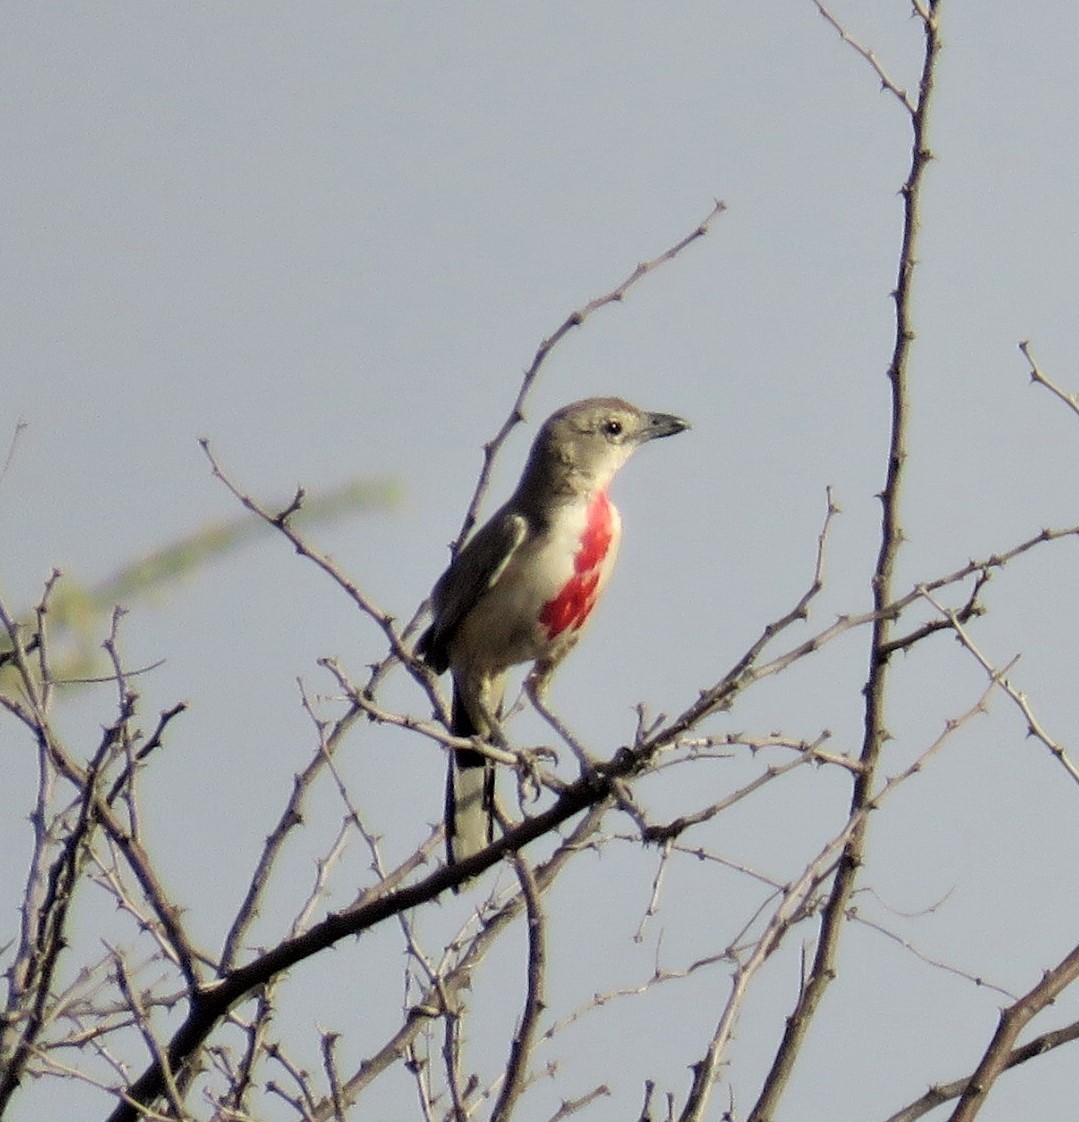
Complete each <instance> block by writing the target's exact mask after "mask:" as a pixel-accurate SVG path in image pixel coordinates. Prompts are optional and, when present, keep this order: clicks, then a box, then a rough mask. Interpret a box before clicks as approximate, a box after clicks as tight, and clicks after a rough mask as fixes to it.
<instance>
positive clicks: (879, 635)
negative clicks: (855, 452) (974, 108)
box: [748, 0, 941, 1122]
mask: <svg viewBox="0 0 1079 1122" xmlns="http://www.w3.org/2000/svg"><path fill="white" fill-rule="evenodd" d="M814 3H816V4H817V8H818V10H819V11H821V13H822V14H824V15H826V18H828V20H829V22H830V23H831V24H832V25H833V26H834V27H837V28H839V25H838V23H837V22H836V21H835V20H834V19H833V18H832V17H831V16H828V15H827V14H826V12H825V11H824V9H823V8H822V7H821V5H820V4H819V3H817V0H814ZM938 8H939V0H928V4H927V6H926V7H924V8H922V7H918V8H916V11H917V12H918V14H919V16H920V17H921V22H922V28H923V36H924V49H923V54H922V70H921V76H920V79H919V83H918V93H917V98H916V100H914V101H911V99H910V98H909V97H908V96H906V95H905V94H903V93H901V91H899V90H898V89H897V88H896V87H895V86H894V84H893V83H891V81H890V79H888V78H887V75H886V74H885V73H884V71H883V70H882V69H881V68H880V67H879V65H877V64H876V62H875V61H874V58H873V56H872V55H871V54H869V53H867V52H866V51H865V49H864V48H862V47H860V46H859V45H858V44H857V43H854V42H853V40H850V39H849V38H848V37H847V36H846V35H845V33H844V37H845V38H847V39H848V41H849V42H851V43H852V45H853V46H854V48H855V50H857V51H858V52H859V53H860V54H861V55H862V57H864V58H867V59H868V60H869V61H870V63H871V65H873V66H874V69H875V70H876V72H877V75H878V77H879V78H880V79H881V81H882V82H883V83H884V84H885V86H886V88H888V89H891V90H892V91H893V92H894V93H895V94H896V96H897V97H899V99H900V101H901V102H902V103H903V105H904V107H905V109H906V110H907V114H908V116H909V119H910V126H911V157H910V167H909V171H908V174H907V178H906V181H905V182H904V184H903V187H902V191H901V194H902V200H903V220H902V230H903V233H902V244H901V248H900V255H899V269H898V277H897V280H896V286H895V290H894V292H893V297H894V301H895V337H894V346H893V350H892V359H891V362H890V364H889V367H888V381H889V385H890V387H891V432H890V436H889V448H888V460H887V468H886V473H885V484H884V489H883V491H882V492H881V508H882V510H881V532H880V549H879V552H878V554H877V563H876V567H875V570H874V574H873V579H872V592H873V607H874V611H875V613H876V617H875V619H874V621H873V624H872V635H871V638H870V645H869V670H868V675H867V678H866V684H865V690H864V694H865V712H864V725H863V727H864V736H863V741H862V750H861V754H860V760H861V764H862V770H861V772H860V773H859V774H858V775H856V776H855V777H854V781H853V791H852V794H851V813H852V820H853V821H856V822H857V826H856V828H854V829H853V830H852V831H851V834H850V836H849V838H847V840H846V842H845V845H844V850H843V854H842V856H841V858H840V862H839V867H838V870H837V873H836V877H835V880H834V882H833V885H832V889H831V893H830V896H829V898H828V902H827V904H826V905H825V907H824V909H823V911H822V913H821V920H820V935H819V938H818V941H817V948H816V953H815V955H814V958H813V963H812V966H811V968H810V973H809V977H808V979H807V981H806V983H805V985H804V986H803V987H802V989H801V992H800V993H799V995H798V999H797V1001H796V1003H795V1008H794V1010H793V1012H792V1013H791V1015H790V1016H789V1017H788V1018H787V1024H786V1029H785V1031H784V1033H783V1038H782V1040H781V1042H780V1045H779V1048H778V1049H777V1051H776V1055H775V1058H774V1060H773V1062H772V1066H771V1069H770V1071H769V1072H768V1075H767V1076H766V1078H765V1081H764V1085H763V1087H762V1089H761V1092H760V1095H759V1097H758V1098H757V1101H756V1103H754V1105H753V1108H752V1109H751V1111H750V1113H749V1116H748V1122H768V1120H769V1119H772V1118H774V1117H775V1114H776V1111H777V1107H778V1104H779V1101H780V1099H781V1098H782V1096H783V1094H784V1092H785V1090H786V1088H787V1085H788V1083H789V1081H790V1078H791V1075H792V1073H793V1071H794V1066H795V1063H796V1061H797V1059H798V1056H799V1055H800V1052H801V1048H802V1043H803V1041H804V1039H805V1037H806V1034H807V1033H808V1031H809V1026H810V1025H811V1024H812V1022H813V1019H814V1017H815V1016H816V1013H817V1010H818V1009H819V1007H820V1003H821V1001H822V999H823V997H824V994H825V992H826V990H827V989H828V987H829V986H830V984H831V981H832V979H833V978H834V977H835V975H836V959H837V956H838V953H839V941H840V938H841V935H842V929H843V921H844V916H845V914H846V911H847V908H848V907H849V904H850V899H851V895H852V894H853V892H854V887H855V884H856V882H857V879H858V875H859V871H860V869H861V866H862V864H863V862H864V857H865V844H866V837H865V828H866V822H865V819H864V818H863V817H860V812H861V811H862V810H864V809H865V808H867V807H869V806H871V805H872V801H873V798H874V793H873V791H874V786H875V784H876V775H877V768H878V765H879V763H880V757H881V752H882V750H883V745H884V743H885V740H886V739H887V737H888V729H887V723H886V715H885V707H886V700H887V686H888V681H889V673H888V667H889V644H890V643H891V642H892V640H893V628H894V625H895V616H894V615H892V614H891V613H889V612H888V610H887V609H888V606H889V604H890V602H891V601H893V600H894V599H895V595H894V592H893V580H894V572H895V565H896V559H897V557H898V555H899V551H900V548H901V545H902V542H903V529H902V523H901V511H900V500H901V490H902V482H903V474H904V465H905V462H906V458H907V416H908V413H909V408H910V401H909V390H908V385H907V380H908V362H909V358H910V351H911V345H912V343H913V340H914V324H913V316H912V293H913V286H914V277H915V273H916V271H917V260H918V258H917V243H918V228H919V224H920V213H919V211H920V206H921V192H922V185H923V182H924V178H925V172H926V169H927V167H928V165H929V161H930V159H931V158H932V153H931V152H930V150H929V147H928V143H927V126H928V120H929V111H930V108H931V105H932V100H933V85H934V78H935V76H936V67H937V58H938V55H939V52H940V46H941V41H940V34H939V27H938V22H937V12H938ZM839 30H840V31H841V33H842V29H841V28H839Z"/></svg>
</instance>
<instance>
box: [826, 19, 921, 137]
mask: <svg viewBox="0 0 1079 1122" xmlns="http://www.w3.org/2000/svg"><path fill="white" fill-rule="evenodd" d="M810 2H811V3H812V4H813V6H814V7H815V8H816V9H817V11H818V12H820V14H821V15H822V16H823V17H824V19H825V20H826V21H827V22H828V23H829V24H831V26H832V27H833V28H834V29H835V31H836V32H837V33H838V35H839V38H840V39H842V40H843V42H844V43H846V44H847V46H848V47H850V48H851V49H852V50H853V51H855V52H856V53H857V54H860V55H861V56H862V58H864V59H865V61H866V62H868V63H869V65H870V66H871V67H872V68H873V72H874V73H875V74H876V75H877V77H878V78H879V79H880V88H881V89H882V90H887V91H888V92H889V93H892V94H894V95H895V96H896V97H897V98H898V99H899V100H900V102H901V103H902V105H903V108H904V109H906V111H907V112H908V113H909V114H910V115H911V116H912V117H913V116H914V112H915V108H914V103H913V102H912V101H911V100H910V94H909V93H907V91H906V90H905V89H903V88H902V87H900V86H898V85H896V83H895V82H893V81H892V79H891V78H890V77H889V76H888V72H887V71H886V70H885V69H884V67H883V65H882V64H881V61H880V59H879V58H878V57H877V55H876V52H875V51H872V50H870V49H869V48H868V47H866V46H863V45H862V44H861V43H859V42H858V40H857V39H855V38H854V36H853V35H851V34H849V32H848V31H847V30H846V28H844V27H843V25H842V24H841V23H840V22H839V20H837V19H836V17H835V16H833V15H832V13H831V12H830V11H829V10H828V9H827V8H826V7H825V6H824V5H823V4H822V3H821V2H820V0H810Z"/></svg>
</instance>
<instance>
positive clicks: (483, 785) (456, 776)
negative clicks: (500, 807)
mask: <svg viewBox="0 0 1079 1122" xmlns="http://www.w3.org/2000/svg"><path fill="white" fill-rule="evenodd" d="M452 731H453V734H454V736H475V735H477V733H479V732H480V730H479V729H477V728H476V724H475V722H474V721H473V720H472V717H471V716H470V714H469V712H468V710H467V709H466V708H465V705H464V702H463V701H462V700H461V695H460V693H459V692H458V691H457V689H456V687H455V688H454V691H453V724H452ZM494 836H495V769H494V764H493V763H492V761H491V760H490V759H489V758H488V757H487V756H485V755H484V754H483V753H482V752H477V751H475V749H472V748H457V749H455V750H454V753H453V756H452V758H451V759H450V767H449V774H448V775H447V777H446V858H447V860H448V861H449V863H450V864H451V865H454V864H456V863H457V862H458V861H463V860H464V859H465V858H466V857H471V856H472V854H473V853H478V852H479V851H480V850H481V849H484V848H485V847H486V846H488V845H490V843H491V842H492V841H493V840H494Z"/></svg>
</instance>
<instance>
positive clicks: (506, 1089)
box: [491, 854, 547, 1122]
mask: <svg viewBox="0 0 1079 1122" xmlns="http://www.w3.org/2000/svg"><path fill="white" fill-rule="evenodd" d="M513 865H514V869H515V870H516V872H517V879H518V880H519V881H520V884H521V895H522V896H523V897H524V905H525V917H526V920H527V922H528V970H527V973H526V977H527V989H526V992H525V1004H524V1009H523V1011H522V1013H521V1022H520V1024H519V1026H518V1028H517V1032H516V1033H515V1035H514V1037H513V1044H512V1045H511V1047H510V1054H509V1060H508V1062H507V1064H506V1075H505V1079H504V1081H503V1083H502V1089H501V1091H500V1093H499V1096H498V1099H497V1101H496V1102H495V1105H494V1108H493V1109H492V1111H491V1122H507V1120H508V1119H509V1118H510V1117H511V1115H512V1113H513V1109H514V1106H515V1105H516V1103H517V1100H518V1099H519V1098H520V1096H521V1092H522V1091H523V1090H524V1087H525V1084H526V1082H527V1079H528V1061H529V1058H530V1057H531V1055H532V1048H533V1046H534V1044H535V1040H536V1030H537V1026H538V1023H539V1017H540V1014H541V1013H542V1012H543V1009H544V1006H545V996H544V993H545V990H544V987H545V978H546V973H547V939H546V934H545V927H544V917H543V909H542V908H541V906H540V894H539V887H538V886H537V884H536V878H535V876H534V875H533V873H532V870H531V868H529V865H528V862H527V861H525V859H524V858H523V857H521V856H520V854H515V855H514V859H513Z"/></svg>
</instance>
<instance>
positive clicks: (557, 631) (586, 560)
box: [539, 491, 613, 639]
mask: <svg viewBox="0 0 1079 1122" xmlns="http://www.w3.org/2000/svg"><path fill="white" fill-rule="evenodd" d="M612 525H613V520H612V518H611V504H610V502H608V500H607V493H606V491H601V492H600V493H599V494H598V495H597V496H596V497H595V499H594V500H593V502H592V505H591V506H590V507H589V508H588V519H587V521H586V523H585V528H584V533H583V534H582V535H581V547H580V549H578V550H577V553H576V555H575V556H574V558H573V570H574V572H573V576H571V577H570V578H569V580H568V581H566V583H565V584H564V585H563V586H562V589H561V590H560V591H559V593H558V595H557V596H556V597H555V598H554V599H553V600H548V601H547V603H546V604H544V605H543V609H542V610H541V611H540V616H539V618H540V623H542V624H543V626H544V627H546V628H547V638H548V639H554V638H555V637H556V636H557V635H561V634H562V632H563V631H565V630H566V629H567V628H570V627H572V628H573V629H574V630H576V629H577V628H579V627H581V626H582V625H583V624H584V621H585V620H586V619H588V616H589V613H590V612H591V611H592V609H593V608H594V607H595V606H596V588H597V587H598V585H599V578H600V566H601V565H602V564H603V559H604V558H605V557H606V556H607V550H608V549H609V548H610V545H611V537H612Z"/></svg>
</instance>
